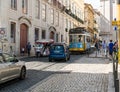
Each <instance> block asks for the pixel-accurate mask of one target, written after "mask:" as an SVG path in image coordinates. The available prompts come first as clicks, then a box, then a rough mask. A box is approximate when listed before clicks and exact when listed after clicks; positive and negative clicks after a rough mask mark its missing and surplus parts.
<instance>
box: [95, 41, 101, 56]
mask: <svg viewBox="0 0 120 92" xmlns="http://www.w3.org/2000/svg"><path fill="white" fill-rule="evenodd" d="M95 48H96V50H97V51H96V54H97V52H98V53H99V52H100V44H99V41H96V42H95Z"/></svg>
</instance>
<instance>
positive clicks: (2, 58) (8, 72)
mask: <svg viewBox="0 0 120 92" xmlns="http://www.w3.org/2000/svg"><path fill="white" fill-rule="evenodd" d="M25 77H26V66H25V62H23V61H20V60H18V59H16V58H15V57H14V56H11V55H9V54H7V53H0V84H1V83H4V82H7V81H9V80H12V79H15V78H20V79H25Z"/></svg>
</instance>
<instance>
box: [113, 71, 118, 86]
mask: <svg viewBox="0 0 120 92" xmlns="http://www.w3.org/2000/svg"><path fill="white" fill-rule="evenodd" d="M116 79H117V71H116V70H115V72H114V86H115V87H116Z"/></svg>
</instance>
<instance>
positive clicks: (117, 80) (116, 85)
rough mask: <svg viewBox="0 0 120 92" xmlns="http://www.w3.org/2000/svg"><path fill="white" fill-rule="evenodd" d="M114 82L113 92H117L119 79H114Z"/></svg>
mask: <svg viewBox="0 0 120 92" xmlns="http://www.w3.org/2000/svg"><path fill="white" fill-rule="evenodd" d="M115 81H116V82H115V83H116V84H115V92H119V79H116V80H115Z"/></svg>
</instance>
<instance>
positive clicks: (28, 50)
mask: <svg viewBox="0 0 120 92" xmlns="http://www.w3.org/2000/svg"><path fill="white" fill-rule="evenodd" d="M26 48H27V53H28V56H30V51H31V44H30V42H28V44H27V46H26Z"/></svg>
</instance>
